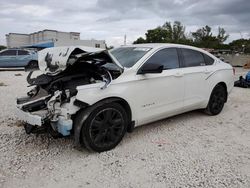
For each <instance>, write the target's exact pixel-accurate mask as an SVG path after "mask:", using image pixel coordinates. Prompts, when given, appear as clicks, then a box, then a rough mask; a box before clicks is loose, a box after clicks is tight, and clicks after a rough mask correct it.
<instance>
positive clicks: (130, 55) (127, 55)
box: [110, 47, 151, 68]
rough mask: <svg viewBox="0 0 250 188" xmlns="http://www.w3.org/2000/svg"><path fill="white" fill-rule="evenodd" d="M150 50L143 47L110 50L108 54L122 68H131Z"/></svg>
mask: <svg viewBox="0 0 250 188" xmlns="http://www.w3.org/2000/svg"><path fill="white" fill-rule="evenodd" d="M149 50H151V48H144V47H121V48H116V49H114V50H112V51H111V52H110V53H111V54H112V55H113V56H114V57H115V58H116V59H117V60H118V61H119V63H120V64H121V65H122V66H124V67H127V68H129V67H132V66H133V65H134V64H135V63H136V62H137V61H138V60H140V59H141V58H142V57H143V56H144V55H145V54H146V53H148V51H149Z"/></svg>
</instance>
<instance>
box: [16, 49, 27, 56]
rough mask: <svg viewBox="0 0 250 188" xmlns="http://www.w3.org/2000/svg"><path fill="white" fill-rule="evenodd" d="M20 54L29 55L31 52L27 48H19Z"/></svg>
mask: <svg viewBox="0 0 250 188" xmlns="http://www.w3.org/2000/svg"><path fill="white" fill-rule="evenodd" d="M18 55H29V52H28V51H26V50H18Z"/></svg>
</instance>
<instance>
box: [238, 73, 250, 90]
mask: <svg viewBox="0 0 250 188" xmlns="http://www.w3.org/2000/svg"><path fill="white" fill-rule="evenodd" d="M234 86H235V87H242V88H250V71H249V72H248V73H247V74H246V77H245V78H243V76H240V78H239V80H238V81H235V82H234Z"/></svg>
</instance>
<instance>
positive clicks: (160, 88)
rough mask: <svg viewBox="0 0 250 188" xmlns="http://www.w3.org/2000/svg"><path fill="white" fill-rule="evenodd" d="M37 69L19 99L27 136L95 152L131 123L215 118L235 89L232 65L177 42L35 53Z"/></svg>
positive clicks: (116, 138) (119, 137) (113, 142)
mask: <svg viewBox="0 0 250 188" xmlns="http://www.w3.org/2000/svg"><path fill="white" fill-rule="evenodd" d="M39 68H40V69H41V70H42V71H43V74H41V75H39V76H37V77H36V78H32V76H31V75H32V72H31V73H30V74H29V76H28V78H27V81H28V83H29V84H30V85H31V86H34V88H33V89H32V90H31V91H30V92H28V94H27V95H28V96H27V97H24V98H19V99H18V100H17V114H18V117H19V118H20V119H21V120H23V121H24V122H26V123H25V130H26V132H27V133H32V132H33V133H37V132H39V131H41V130H43V131H44V130H49V132H50V133H51V134H52V135H53V136H57V135H61V136H62V135H63V136H68V135H70V134H72V135H74V140H75V144H76V145H77V146H85V147H86V148H88V149H90V150H94V151H97V152H102V151H106V150H110V149H112V148H114V147H115V146H116V145H117V144H118V143H119V142H120V141H121V140H122V138H123V136H124V134H125V133H126V132H131V131H132V130H133V128H134V127H135V126H139V125H143V124H146V123H151V122H154V121H157V120H160V119H163V118H167V117H170V116H173V115H177V114H181V113H184V112H188V111H191V110H196V109H204V111H205V112H206V113H207V114H209V115H217V114H219V113H220V112H221V111H222V109H223V107H224V103H226V102H227V98H228V94H229V93H230V92H231V90H232V88H233V85H234V80H233V68H232V66H231V65H229V64H227V63H224V62H222V61H221V60H220V59H218V58H216V57H215V56H213V55H211V54H210V53H208V52H206V51H204V50H202V49H198V48H195V47H191V46H184V45H175V44H140V45H131V46H122V47H119V48H115V49H113V50H111V51H107V50H100V49H94V48H87V47H56V48H50V49H45V50H42V51H40V52H39Z"/></svg>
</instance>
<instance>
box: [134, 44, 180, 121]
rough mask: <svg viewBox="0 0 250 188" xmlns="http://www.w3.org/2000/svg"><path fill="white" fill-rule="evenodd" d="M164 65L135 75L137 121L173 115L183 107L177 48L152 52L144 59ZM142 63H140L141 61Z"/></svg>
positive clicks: (153, 119)
mask: <svg viewBox="0 0 250 188" xmlns="http://www.w3.org/2000/svg"><path fill="white" fill-rule="evenodd" d="M147 63H151V64H152V63H157V64H161V65H163V66H164V70H163V72H162V73H157V74H143V75H137V84H136V86H135V89H134V90H135V91H136V93H137V94H138V97H136V98H137V101H136V102H135V103H136V104H137V105H138V109H140V110H138V114H137V117H138V123H139V124H144V123H149V122H152V121H155V120H159V119H162V118H165V117H167V116H171V115H175V114H177V113H179V112H180V111H181V110H182V107H183V97H184V80H183V77H182V69H181V68H180V63H179V56H178V52H177V49H176V48H164V49H161V50H159V51H157V52H155V53H154V54H153V55H152V56H151V57H150V58H149V59H148V60H147V61H146V62H145V63H144V65H145V64H147ZM142 66H143V65H142Z"/></svg>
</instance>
